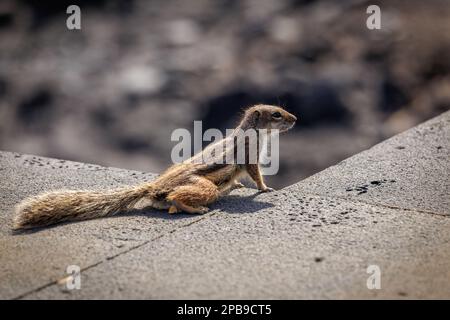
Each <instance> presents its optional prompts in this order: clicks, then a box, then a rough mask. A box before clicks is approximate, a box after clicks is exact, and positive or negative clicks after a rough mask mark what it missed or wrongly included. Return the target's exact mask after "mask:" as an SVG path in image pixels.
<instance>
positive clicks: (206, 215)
mask: <svg viewBox="0 0 450 320" xmlns="http://www.w3.org/2000/svg"><path fill="white" fill-rule="evenodd" d="M219 212H220V210H214V211H212V212H210V213H207V214H205V215H203V216H201V217H199V218H198V219H196V220H193V221H190V222H188V223H186V224H183V225H181V226H179V227H176V228H173V229H171V230H169V231H167V232H164V233H161V234H159V235H157V236H156V237H153V238H151V239H149V240H145V241H143V242H142V243H140V244H137V245H134V246H131V247H129V248H128V249H126V250H123V251H121V252H118V253H116V254H114V255H112V256H107V257H106V258H104V259H103V260H101V261H98V262H95V263H93V264H91V265H88V266H86V267H84V268H81V269H80V273H81V272H84V271H86V270H89V269H92V268H94V267H96V266H98V265H101V264H103V263H104V262H106V261H110V260H113V259H115V258H117V257H119V256H121V255H123V254H126V253H128V252H131V251H133V250H136V249H139V248H141V247H143V246H145V245H146V244H149V243H150V242H153V241H156V240H158V239H161V238H163V237H164V236H167V235H169V234H172V233H174V232H176V231H177V230H179V229H182V228H186V227H189V226H191V225H193V224H195V223H197V222H200V221H202V220H204V219H207V218H209V217H212V216H214V215H216V214H217V213H219ZM66 277H67V276H64V277H62V278H58V279H56V280H53V281H50V282H47V283H46V284H44V285H42V286H39V287H37V288H35V289H32V290H29V291H27V292H24V293H22V294H20V295H18V296H16V297H14V298H12V299H11V300H20V299H24V298H26V297H27V296H29V295H31V294H33V293H37V292H39V291H42V290H44V289H46V288H49V287H51V286H54V285H58V282H59V281H61V280H62V279H64V278H66Z"/></svg>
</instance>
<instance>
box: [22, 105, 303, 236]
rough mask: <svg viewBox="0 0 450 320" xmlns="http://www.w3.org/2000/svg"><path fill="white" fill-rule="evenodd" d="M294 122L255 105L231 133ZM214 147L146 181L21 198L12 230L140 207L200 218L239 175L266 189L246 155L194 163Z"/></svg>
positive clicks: (284, 113) (284, 126) (276, 109)
mask: <svg viewBox="0 0 450 320" xmlns="http://www.w3.org/2000/svg"><path fill="white" fill-rule="evenodd" d="M276 112H279V113H280V114H281V118H280V117H274V114H275V113H276ZM296 120H297V119H296V117H295V116H293V115H292V114H290V113H288V112H287V111H285V110H283V109H282V108H280V107H276V106H268V105H255V106H252V107H250V108H248V109H247V110H246V111H245V113H244V115H243V117H242V119H241V121H240V123H239V125H238V127H237V128H236V130H238V129H242V130H247V129H256V130H259V129H269V130H270V129H279V130H281V131H286V130H288V129H290V128H291V127H292V126H293V125H294V123H295V121H296ZM227 139H235V138H234V136H233V135H231V136H230V137H227V138H225V139H224V140H222V141H219V142H217V143H218V144H224V142H226V141H228V140H227ZM241 143H242V142H241ZM243 143H245V148H246V151H248V148H249V146H248V143H249V142H248V141H247V140H245V141H244V142H243ZM257 143H258V144H259V141H257ZM214 145H216V144H212V145H210V146H208V147H207V148H205V150H203V151H202V152H201V153H199V154H197V155H195V156H194V157H192V158H190V159H188V160H186V161H185V162H183V163H180V164H175V165H173V166H171V167H170V168H168V169H167V170H166V171H165V172H163V173H162V174H161V175H160V176H159V177H158V178H156V179H155V180H154V181H152V182H148V183H144V184H141V185H137V186H130V187H124V188H119V189H115V190H105V191H71V190H59V191H53V192H48V193H44V194H41V195H38V196H34V197H31V198H28V199H25V200H23V201H22V202H21V203H19V204H18V205H17V206H16V213H15V217H14V229H28V228H34V227H41V226H47V225H51V224H55V223H58V222H62V221H76V220H86V219H93V218H101V217H105V216H110V215H114V214H117V213H119V212H125V211H127V210H130V209H134V208H142V207H153V208H156V209H164V210H168V212H169V213H176V212H179V211H185V212H188V213H200V214H201V213H205V212H207V211H208V207H207V206H208V205H209V204H211V203H212V202H214V201H216V200H217V199H218V198H219V197H220V196H221V195H225V194H227V193H228V192H229V191H230V190H232V189H234V188H239V187H242V186H243V185H242V184H241V183H240V182H239V180H240V179H241V178H242V177H244V176H249V177H250V178H251V179H252V180H253V181H254V182H255V183H256V185H257V187H258V189H259V190H261V191H271V190H272V189H271V188H268V187H267V186H266V185H265V183H264V180H263V177H262V176H261V173H260V170H259V165H258V164H251V163H250V162H249V161H248V152H246V162H245V163H244V164H237V163H232V164H220V163H216V162H214V160H217V159H218V158H223V156H224V154H222V153H219V154H214V153H212V154H213V158H211V159H209V160H208V161H200V162H199V161H198V160H199V157H200V159H201V157H202V156H203V155H204V154H206V151H210V150H211V148H212V147H213V146H214ZM258 150H259V149H258ZM232 152H235V150H233V151H232ZM208 154H209V153H208Z"/></svg>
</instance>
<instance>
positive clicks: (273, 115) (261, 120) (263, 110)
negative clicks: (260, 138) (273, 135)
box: [242, 104, 297, 132]
mask: <svg viewBox="0 0 450 320" xmlns="http://www.w3.org/2000/svg"><path fill="white" fill-rule="evenodd" d="M295 121H297V117H296V116H294V115H293V114H290V113H289V112H287V111H286V110H284V109H283V108H281V107H277V106H270V105H265V104H258V105H254V106H252V107H250V108H248V109H247V110H246V111H245V115H244V118H243V120H242V124H243V125H245V126H246V127H248V128H254V129H278V130H280V132H284V131H287V130H289V129H291V128H292V127H293V126H294V124H295Z"/></svg>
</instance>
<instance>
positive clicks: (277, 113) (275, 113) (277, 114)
mask: <svg viewBox="0 0 450 320" xmlns="http://www.w3.org/2000/svg"><path fill="white" fill-rule="evenodd" d="M272 117H274V118H275V119H279V118H281V113H279V112H278V111H277V112H274V113H272Z"/></svg>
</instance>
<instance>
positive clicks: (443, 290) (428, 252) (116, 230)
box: [0, 112, 450, 299]
mask: <svg viewBox="0 0 450 320" xmlns="http://www.w3.org/2000/svg"><path fill="white" fill-rule="evenodd" d="M449 136H450V112H447V113H444V114H442V115H441V116H439V117H437V118H435V119H432V120H430V121H428V122H427V123H424V124H422V125H420V126H418V127H417V128H413V129H411V130H409V131H407V132H405V133H403V134H400V135H398V136H396V137H394V138H392V139H389V140H387V141H385V142H383V143H381V144H379V145H377V146H375V147H373V148H372V149H370V150H367V151H365V152H363V153H360V154H358V155H355V156H354V157H351V158H349V159H347V160H345V161H343V162H342V163H340V164H338V165H336V166H333V167H331V168H329V169H327V170H325V171H323V172H321V173H318V174H317V175H314V176H312V177H310V178H308V179H306V180H303V181H302V182H300V183H298V184H295V185H293V186H290V187H288V188H285V189H283V190H280V191H278V192H275V193H271V194H256V193H255V191H254V190H250V189H246V190H240V191H235V192H234V193H232V195H230V196H229V197H227V198H225V199H223V200H221V201H220V202H218V203H217V204H215V205H214V208H215V210H213V211H212V212H210V213H208V214H207V215H204V216H191V215H177V216H175V217H173V216H170V217H169V216H167V215H165V214H163V213H160V212H157V211H148V212H134V213H130V214H127V215H122V216H117V217H114V218H108V219H100V220H91V221H84V222H79V223H71V224H63V225H59V226H56V227H53V228H49V229H43V230H40V231H37V232H33V233H24V234H18V235H13V234H12V233H11V231H10V227H11V217H12V208H13V206H14V204H15V203H16V202H18V201H19V200H20V199H22V198H23V197H25V196H28V195H31V194H36V193H38V192H41V191H46V190H49V189H57V188H61V187H64V188H105V187H112V186H118V185H123V184H134V183H139V182H142V181H147V180H150V179H152V178H153V177H154V175H151V174H143V173H139V172H131V171H125V170H120V169H113V168H103V167H99V166H93V165H87V164H79V163H74V162H67V161H63V160H55V159H46V158H40V157H35V156H26V155H19V154H14V153H8V152H2V153H0V164H1V166H0V177H1V181H2V182H3V183H2V184H1V186H0V197H1V201H0V209H1V211H0V212H1V215H0V221H1V226H0V252H1V253H0V279H1V281H0V298H6V299H11V298H25V299H41V298H50V299H88V298H98V299H104V298H175V299H176V298H190V299H196V298H205V299H208V298H266V299H267V298H268V299H271V298H288V299H293V298H404V297H406V298H450V271H449V270H450V259H449V258H450V232H449V230H450V220H449V217H448V215H449V214H450V202H449V195H450V187H449V181H450V180H449V166H450V163H449V161H448V159H449V158H450V157H449V156H450V141H449V140H450V139H449ZM73 264H75V265H79V266H80V267H81V268H82V278H81V279H82V285H81V289H80V290H73V291H67V290H66V289H65V287H64V286H62V285H59V284H58V283H57V282H58V280H60V279H63V278H64V277H66V276H67V274H66V273H65V271H66V267H67V266H68V265H73ZM369 265H377V266H379V267H380V270H381V289H380V290H369V289H368V288H367V286H366V281H367V278H368V276H369V274H367V272H366V270H367V267H368V266H369Z"/></svg>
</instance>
